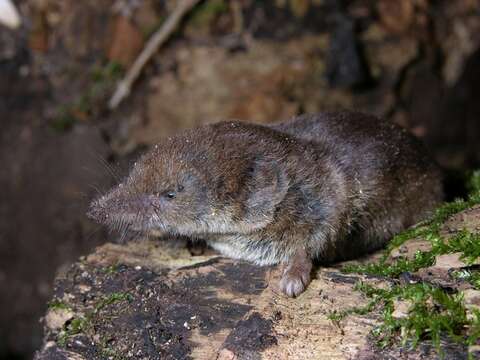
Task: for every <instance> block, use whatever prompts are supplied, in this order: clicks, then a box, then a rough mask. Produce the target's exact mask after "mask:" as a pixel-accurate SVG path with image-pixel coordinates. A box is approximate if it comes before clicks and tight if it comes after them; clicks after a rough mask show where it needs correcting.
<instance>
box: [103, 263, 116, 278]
mask: <svg viewBox="0 0 480 360" xmlns="http://www.w3.org/2000/svg"><path fill="white" fill-rule="evenodd" d="M118 269H119V264H113V265H110V266H106V267H104V268H103V269H102V270H101V271H102V272H104V273H105V274H110V275H111V274H115V273H116V272H117V271H118Z"/></svg>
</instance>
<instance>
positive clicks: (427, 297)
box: [330, 171, 480, 356]
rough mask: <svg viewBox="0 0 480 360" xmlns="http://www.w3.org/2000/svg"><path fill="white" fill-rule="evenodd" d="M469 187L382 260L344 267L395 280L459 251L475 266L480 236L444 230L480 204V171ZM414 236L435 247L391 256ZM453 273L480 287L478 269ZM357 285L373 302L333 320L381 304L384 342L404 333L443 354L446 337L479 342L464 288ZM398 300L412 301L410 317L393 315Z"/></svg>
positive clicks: (478, 318) (478, 323) (399, 239)
mask: <svg viewBox="0 0 480 360" xmlns="http://www.w3.org/2000/svg"><path fill="white" fill-rule="evenodd" d="M468 188H469V190H470V194H469V196H468V198H467V199H458V200H455V201H453V202H451V203H446V204H444V205H442V206H440V207H439V208H438V209H437V210H436V211H435V214H434V215H433V216H432V218H431V219H429V220H427V221H425V222H423V223H421V224H419V225H417V226H416V227H414V228H411V229H408V230H407V231H405V232H403V233H401V234H399V235H397V236H395V237H394V238H393V239H392V240H391V242H390V243H389V245H388V247H387V249H386V251H385V254H384V256H383V257H382V258H381V259H380V260H379V261H378V262H376V263H370V264H364V265H349V266H345V267H344V269H343V271H345V272H355V273H362V274H370V275H377V276H384V277H387V278H390V279H392V281H393V282H396V281H397V280H396V279H397V278H398V277H399V275H400V274H402V273H405V272H415V271H418V270H419V269H421V268H425V267H429V266H432V265H433V264H434V263H435V259H436V257H437V256H439V255H443V254H449V253H460V254H461V255H460V258H461V260H462V261H464V262H465V263H466V264H467V265H468V264H473V263H474V262H475V261H476V260H478V258H479V257H480V235H478V234H473V233H470V232H468V231H466V230H463V231H460V232H458V233H457V234H455V235H454V236H452V237H450V238H449V239H445V238H443V237H442V236H441V234H440V229H441V227H442V225H443V224H444V222H445V220H447V219H448V218H449V217H450V216H452V215H454V214H456V213H458V212H460V211H463V210H465V209H467V208H470V207H472V206H474V205H476V204H479V203H480V171H475V172H473V173H472V175H471V177H470V179H469V181H468ZM413 238H422V239H424V240H427V241H429V242H430V243H431V250H430V251H417V252H416V253H415V255H414V257H413V259H407V258H405V257H399V258H397V259H395V260H392V259H391V257H390V253H391V252H392V250H393V249H395V248H397V247H399V246H400V245H402V244H403V243H405V242H406V241H407V240H410V239H413ZM452 276H454V277H457V278H459V279H464V280H466V281H468V282H470V283H471V284H472V285H473V286H474V287H475V288H477V289H479V288H480V273H479V272H478V271H474V270H466V269H462V270H459V271H457V272H454V273H453V274H452ZM356 289H357V290H359V291H361V292H362V293H363V294H364V295H365V296H367V297H368V298H370V299H371V300H370V302H369V304H368V305H367V306H366V307H364V308H352V309H348V310H345V311H343V312H339V313H332V314H331V316H330V318H331V320H332V321H334V322H338V321H340V320H341V319H343V318H344V317H345V316H347V315H349V314H351V313H357V314H358V313H361V312H362V311H367V312H369V311H372V310H373V309H374V308H375V307H376V306H378V305H379V304H381V306H382V309H383V310H382V318H383V321H382V324H381V325H380V326H379V327H377V328H375V329H374V331H373V334H374V335H375V336H376V337H377V338H378V343H379V345H380V346H388V345H391V344H392V343H394V342H395V339H397V338H398V337H399V335H400V337H401V339H402V344H403V345H405V344H407V343H409V344H411V345H412V346H416V345H417V344H418V342H419V341H421V340H430V341H432V343H433V344H434V345H435V347H436V348H437V350H438V351H439V353H441V347H440V339H441V337H442V336H444V335H447V336H448V337H449V338H450V339H451V340H452V341H455V342H458V343H462V344H464V345H472V344H475V343H476V342H477V341H478V339H480V310H473V316H471V317H467V313H466V309H465V306H464V304H463V295H462V293H461V292H459V293H454V294H449V293H447V292H446V291H445V290H444V289H441V288H438V287H435V286H433V285H429V284H424V283H422V284H407V285H394V286H392V287H391V288H390V289H381V288H376V287H374V286H371V285H367V284H364V283H359V284H358V286H357V287H356ZM395 300H399V301H407V302H408V303H410V304H411V307H410V308H409V311H408V314H407V315H406V316H405V317H402V318H394V317H393V316H392V313H393V311H394V301H395ZM469 356H471V355H469Z"/></svg>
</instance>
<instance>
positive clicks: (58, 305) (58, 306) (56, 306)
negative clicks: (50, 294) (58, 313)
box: [47, 299, 71, 310]
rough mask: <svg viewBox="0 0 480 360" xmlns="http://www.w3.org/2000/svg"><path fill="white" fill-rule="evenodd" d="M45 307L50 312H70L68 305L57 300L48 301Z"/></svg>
mask: <svg viewBox="0 0 480 360" xmlns="http://www.w3.org/2000/svg"><path fill="white" fill-rule="evenodd" d="M47 306H48V308H49V309H51V310H70V309H71V307H70V305H68V304H67V303H65V302H63V301H61V300H58V299H55V300H52V301H50V302H49V303H48V305H47Z"/></svg>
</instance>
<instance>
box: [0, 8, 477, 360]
mask: <svg viewBox="0 0 480 360" xmlns="http://www.w3.org/2000/svg"><path fill="white" fill-rule="evenodd" d="M15 4H16V5H17V7H18V9H19V11H20V13H21V15H22V20H23V25H22V27H21V28H20V29H17V30H8V29H7V28H5V27H0V294H1V295H0V358H28V357H30V356H31V353H32V351H33V350H35V349H36V348H37V347H38V346H39V344H40V341H41V336H42V333H41V323H40V322H39V319H40V317H41V316H42V314H43V312H44V311H45V309H46V304H47V301H48V299H49V296H50V292H51V285H52V281H53V278H54V276H55V273H56V271H58V269H61V268H62V267H66V266H68V264H69V263H71V262H72V261H74V260H75V259H77V258H78V257H79V256H80V255H82V254H86V253H88V252H89V251H91V249H92V248H94V247H95V246H96V245H99V244H101V243H103V242H105V241H106V240H105V239H106V238H108V235H107V234H105V232H104V231H103V229H100V228H98V227H97V226H95V225H94V224H92V223H90V222H89V221H88V220H87V219H86V218H85V215H84V214H85V210H86V207H87V205H88V202H89V200H90V199H91V198H92V197H94V196H95V195H96V194H97V193H98V192H101V191H104V190H105V189H107V188H108V186H110V185H111V184H112V183H113V182H114V176H113V175H112V174H111V171H110V170H109V169H108V167H109V166H112V167H114V171H115V172H117V173H118V174H119V175H120V176H121V174H124V173H125V171H126V169H127V168H128V165H129V163H130V162H131V161H132V159H134V158H135V157H136V156H137V155H138V153H140V152H141V151H142V150H143V149H145V148H147V147H148V146H149V145H151V144H153V143H155V142H156V141H159V140H160V139H161V138H162V137H164V136H166V135H168V134H171V133H173V132H176V131H179V130H181V129H184V128H189V127H192V126H196V125H200V124H204V123H208V122H213V121H217V120H220V119H228V118H237V119H245V120H251V121H256V122H268V121H274V120H281V119H287V118H289V117H291V116H293V115H295V114H298V113H302V112H315V111H321V110H331V109H338V108H349V109H357V110H362V111H366V112H371V113H374V114H377V115H380V116H384V117H386V118H388V119H389V120H391V121H394V122H397V123H399V124H400V125H402V126H404V127H407V128H409V129H410V130H411V131H413V132H414V133H415V134H416V135H417V136H419V137H421V138H423V139H424V141H425V142H426V144H427V145H428V147H429V148H430V150H431V151H432V153H433V154H434V155H435V158H436V159H437V161H438V162H439V163H440V164H441V165H442V167H443V168H444V169H445V170H446V171H447V173H448V174H449V175H448V180H449V182H448V185H449V186H448V193H449V196H450V197H452V196H454V195H456V194H461V191H462V189H461V187H459V184H461V176H462V174H464V172H465V171H466V170H468V169H473V168H475V167H478V166H479V163H480V141H479V139H478V138H479V136H480V101H479V100H480V98H479V94H480V4H479V2H478V1H473V0H456V1H451V0H444V1H428V0H402V1H397V0H391V1H388V0H387V1H368V0H363V1H360V0H356V1H335V0H276V1H253V0H241V1H227V0H205V1H202V2H201V3H200V4H199V5H198V6H197V7H195V8H194V9H193V10H192V11H191V12H190V13H189V14H188V16H187V17H186V19H185V21H184V22H183V23H182V25H181V27H179V28H178V29H177V31H176V32H175V34H174V35H173V37H172V38H171V39H170V41H169V42H168V43H167V44H165V45H164V46H163V47H162V48H161V49H160V51H159V52H158V53H157V54H156V55H155V56H154V58H153V59H152V61H151V62H150V63H149V64H148V66H146V67H145V68H144V70H143V73H142V76H141V78H140V79H139V81H138V82H136V84H135V86H134V88H133V92H132V94H131V95H130V97H129V98H127V99H126V101H124V102H123V103H122V104H121V105H120V107H119V108H118V109H116V110H114V111H110V110H108V107H107V103H108V99H109V96H111V94H112V92H113V90H114V86H115V84H116V82H117V81H118V79H120V78H121V77H122V75H123V74H124V71H125V69H128V67H129V66H130V65H131V64H132V62H133V60H134V59H135V57H136V56H137V55H138V54H139V52H140V51H141V49H142V48H143V46H144V44H145V41H146V40H147V39H148V38H149V36H150V35H151V34H152V33H153V32H154V31H155V30H156V29H158V28H159V27H160V26H161V24H162V23H163V21H165V19H166V17H167V16H168V14H169V13H170V12H171V10H172V9H173V8H174V6H175V5H176V1H173V0H171V1H158V0H157V1H154V0H102V1H93V0H82V1H77V0H23V1H15ZM105 163H107V165H106V164H105ZM457 179H458V180H457Z"/></svg>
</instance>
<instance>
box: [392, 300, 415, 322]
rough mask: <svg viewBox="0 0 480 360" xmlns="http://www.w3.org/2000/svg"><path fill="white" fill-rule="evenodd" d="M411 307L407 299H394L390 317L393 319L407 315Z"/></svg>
mask: <svg viewBox="0 0 480 360" xmlns="http://www.w3.org/2000/svg"><path fill="white" fill-rule="evenodd" d="M411 307H412V304H411V303H410V302H409V301H401V300H395V301H394V302H393V312H392V317H393V318H395V319H402V318H405V317H407V316H408V312H409V311H410V308H411Z"/></svg>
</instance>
